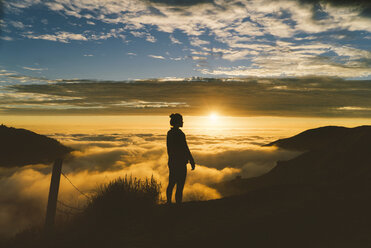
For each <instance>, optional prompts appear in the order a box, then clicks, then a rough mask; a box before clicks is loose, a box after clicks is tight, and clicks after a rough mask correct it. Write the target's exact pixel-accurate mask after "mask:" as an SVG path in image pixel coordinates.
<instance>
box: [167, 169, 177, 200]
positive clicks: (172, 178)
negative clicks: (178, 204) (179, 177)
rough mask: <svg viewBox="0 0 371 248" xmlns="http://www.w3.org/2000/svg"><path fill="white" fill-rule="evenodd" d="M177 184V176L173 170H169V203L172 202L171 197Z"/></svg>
mask: <svg viewBox="0 0 371 248" xmlns="http://www.w3.org/2000/svg"><path fill="white" fill-rule="evenodd" d="M174 186H175V176H174V173H173V172H172V170H169V184H168V186H167V189H166V198H167V203H168V204H170V203H171V197H172V195H173V189H174Z"/></svg>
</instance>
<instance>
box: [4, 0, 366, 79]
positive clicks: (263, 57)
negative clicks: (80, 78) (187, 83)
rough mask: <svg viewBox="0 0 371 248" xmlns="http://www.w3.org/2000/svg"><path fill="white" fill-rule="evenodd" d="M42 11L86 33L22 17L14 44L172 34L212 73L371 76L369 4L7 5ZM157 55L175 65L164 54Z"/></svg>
mask: <svg viewBox="0 0 371 248" xmlns="http://www.w3.org/2000/svg"><path fill="white" fill-rule="evenodd" d="M35 6H36V7H43V8H46V9H47V10H48V11H49V12H51V13H53V14H59V15H62V16H63V17H65V18H66V19H67V20H68V21H70V22H71V23H74V22H78V23H80V25H81V28H79V29H76V28H71V29H68V28H67V29H66V28H65V29H64V30H59V29H60V27H58V28H54V29H53V28H51V29H46V31H45V29H43V31H39V30H37V31H36V30H34V28H33V27H32V25H31V24H24V23H22V20H9V21H8V22H4V23H3V26H4V31H5V32H6V33H8V34H9V35H7V36H5V37H8V38H7V39H9V38H10V39H12V37H10V34H12V35H13V36H15V37H17V36H18V38H19V39H37V40H48V41H55V42H62V43H70V42H74V41H79V42H88V41H104V40H107V39H121V40H123V41H124V42H128V41H130V40H135V39H136V38H140V39H143V40H145V41H147V42H149V43H156V42H158V39H159V38H161V35H162V34H166V36H167V37H168V39H167V41H166V42H168V43H169V44H172V45H174V46H179V47H181V48H182V50H183V53H184V56H183V57H187V56H188V57H189V56H192V55H191V54H192V53H203V54H204V59H205V60H207V63H205V62H204V63H199V62H198V60H197V59H196V60H195V61H194V63H195V67H196V70H197V71H198V72H200V73H202V74H205V75H228V76H284V75H286V76H307V75H313V74H315V75H325V76H340V77H362V76H369V75H371V68H370V59H371V55H370V47H369V45H367V44H366V41H367V40H368V39H370V37H371V25H370V24H371V18H370V16H371V14H370V12H371V11H370V9H371V7H370V3H369V2H367V1H360V0H359V1H332V0H326V1H319V0H279V1H272V0H261V1H260V0H259V1H257V0H246V1H239V0H228V1H227V0H215V1H213V0H210V1H205V0H200V1H165V0H161V1H150V0H135V1H132V0H130V1H118V0H106V1H95V2H94V3H92V2H91V1H86V0H55V1H46V2H43V1H31V0H20V1H15V2H13V1H12V2H7V3H5V7H6V9H7V10H8V11H9V12H17V11H18V12H22V11H27V9H29V8H32V7H35ZM44 23H45V22H44ZM81 23H84V24H85V25H83V24H81ZM92 23H93V24H95V23H99V24H100V26H102V27H104V28H97V27H96V26H97V25H92ZM44 25H45V24H44ZM105 25H106V26H105ZM12 30H13V31H12ZM56 30H57V31H56ZM17 34H18V35H17ZM161 42H164V41H163V39H162V41H161ZM147 56H151V54H148V55H147ZM153 56H157V58H161V59H162V58H163V59H168V60H171V56H166V55H165V54H156V55H153V54H152V57H153ZM236 64H237V65H236Z"/></svg>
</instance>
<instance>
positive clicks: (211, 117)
mask: <svg viewBox="0 0 371 248" xmlns="http://www.w3.org/2000/svg"><path fill="white" fill-rule="evenodd" d="M218 119H219V115H218V114H217V113H215V112H213V113H210V114H209V120H210V121H213V122H216V121H217V120H218Z"/></svg>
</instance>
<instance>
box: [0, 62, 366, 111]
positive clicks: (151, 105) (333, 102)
mask: <svg viewBox="0 0 371 248" xmlns="http://www.w3.org/2000/svg"><path fill="white" fill-rule="evenodd" d="M156 59H158V58H156ZM159 59H161V58H159ZM313 64H314V65H315V61H313ZM237 69H238V70H241V71H242V70H244V69H245V68H244V67H240V68H237ZM356 69H357V68H355V70H356ZM313 70H314V67H313ZM344 70H347V68H344ZM3 77H4V78H8V77H11V78H12V77H14V75H8V76H3ZM20 78H21V77H20ZM20 78H18V80H20ZM24 80H26V79H24ZM44 80H45V79H44ZM40 82H41V81H40ZM54 82H58V83H57V84H53V83H48V84H43V85H42V84H40V83H39V84H36V85H35V84H24V85H9V86H7V87H6V88H3V90H5V92H4V93H3V94H4V97H3V98H2V99H1V101H0V108H1V109H3V113H7V114H41V113H42V114H48V113H49V114H51V113H53V114H77V113H78V114H94V115H117V114H152V115H153V114H154V115H156V114H157V115H167V114H168V113H169V112H181V113H184V114H186V115H204V114H205V112H207V111H209V110H210V109H211V108H212V109H217V110H218V112H219V113H220V114H221V115H229V116H301V117H309V116H310V117H335V116H337V117H365V118H368V117H370V116H371V115H370V112H369V111H357V112H355V111H353V112H352V111H338V110H336V109H337V108H341V107H344V106H357V107H362V108H370V107H371V100H370V98H369V97H368V94H369V93H370V92H371V86H370V83H369V81H367V80H363V81H362V80H343V79H339V78H329V77H303V78H247V79H238V78H228V79H208V78H206V79H202V78H198V79H192V78H190V79H171V78H169V79H166V80H156V79H154V80H139V81H132V82H126V81H124V82H99V81H91V80H58V81H54ZM179 89H181V91H180V90H179ZM33 94H35V98H34V99H32V98H24V97H22V95H23V96H27V97H29V96H31V95H33ZM17 96H19V97H18V98H17ZM38 96H42V98H39V99H40V100H37V97H38ZM180 99H181V101H180ZM345 103H346V104H345ZM34 106H35V109H33V108H32V107H34ZM36 106H39V107H37V108H36Z"/></svg>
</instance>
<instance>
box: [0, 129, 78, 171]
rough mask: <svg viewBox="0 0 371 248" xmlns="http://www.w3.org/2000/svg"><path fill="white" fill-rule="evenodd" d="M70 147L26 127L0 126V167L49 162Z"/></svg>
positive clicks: (62, 155) (60, 156) (63, 153)
mask: <svg viewBox="0 0 371 248" xmlns="http://www.w3.org/2000/svg"><path fill="white" fill-rule="evenodd" d="M71 151H72V149H71V148H69V147H66V146H64V145H62V144H61V143H59V142H58V141H57V140H55V139H52V138H49V137H46V136H44V135H40V134H37V133H34V132H31V131H28V130H26V129H18V128H12V127H7V126H5V125H1V126H0V167H13V166H24V165H28V164H37V163H51V162H53V161H54V160H55V159H57V158H63V157H64V156H66V155H67V154H68V153H69V152H71Z"/></svg>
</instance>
